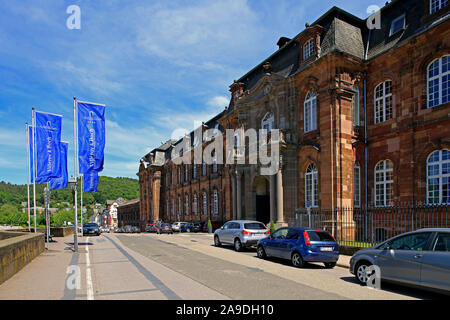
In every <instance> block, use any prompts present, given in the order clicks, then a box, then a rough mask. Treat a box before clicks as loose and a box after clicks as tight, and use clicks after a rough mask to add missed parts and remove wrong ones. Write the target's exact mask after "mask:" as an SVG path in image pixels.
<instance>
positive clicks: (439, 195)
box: [427, 150, 450, 204]
mask: <svg viewBox="0 0 450 320" xmlns="http://www.w3.org/2000/svg"><path fill="white" fill-rule="evenodd" d="M427 202H428V204H450V151H449V150H439V151H435V152H433V153H432V154H431V155H430V156H429V157H428V160H427Z"/></svg>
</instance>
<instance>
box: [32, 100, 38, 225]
mask: <svg viewBox="0 0 450 320" xmlns="http://www.w3.org/2000/svg"><path fill="white" fill-rule="evenodd" d="M35 113H36V111H35V110H34V108H33V109H32V126H33V127H32V128H33V204H34V233H36V232H37V230H36V229H37V225H36V156H37V154H36V114H35Z"/></svg>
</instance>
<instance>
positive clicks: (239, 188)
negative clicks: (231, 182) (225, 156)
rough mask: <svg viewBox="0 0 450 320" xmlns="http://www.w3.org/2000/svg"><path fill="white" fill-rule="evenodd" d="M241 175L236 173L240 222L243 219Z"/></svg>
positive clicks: (237, 216)
mask: <svg viewBox="0 0 450 320" xmlns="http://www.w3.org/2000/svg"><path fill="white" fill-rule="evenodd" d="M241 182H242V181H241V173H240V172H237V171H236V206H237V210H236V213H237V214H236V219H237V220H240V219H241V217H242V191H241Z"/></svg>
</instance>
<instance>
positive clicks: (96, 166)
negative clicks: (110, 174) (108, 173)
mask: <svg viewBox="0 0 450 320" xmlns="http://www.w3.org/2000/svg"><path fill="white" fill-rule="evenodd" d="M104 149H105V107H104V106H101V105H96V104H91V103H84V102H78V161H79V171H80V173H83V174H85V173H88V172H91V171H96V172H97V173H98V172H100V171H102V170H103V163H104Z"/></svg>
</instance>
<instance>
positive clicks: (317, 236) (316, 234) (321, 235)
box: [308, 230, 334, 242]
mask: <svg viewBox="0 0 450 320" xmlns="http://www.w3.org/2000/svg"><path fill="white" fill-rule="evenodd" d="M308 236H309V240H311V241H331V242H334V239H333V237H332V236H331V235H330V234H329V233H328V232H326V231H319V230H317V231H308Z"/></svg>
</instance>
